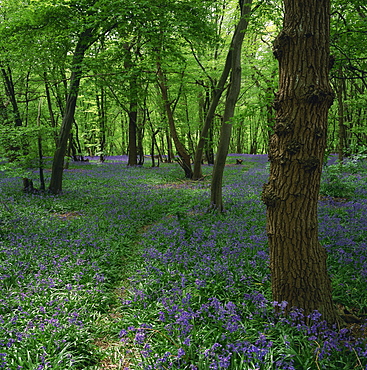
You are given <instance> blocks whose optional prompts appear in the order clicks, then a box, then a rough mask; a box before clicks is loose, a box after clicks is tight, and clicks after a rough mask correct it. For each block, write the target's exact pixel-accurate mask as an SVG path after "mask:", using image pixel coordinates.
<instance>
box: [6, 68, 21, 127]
mask: <svg viewBox="0 0 367 370" xmlns="http://www.w3.org/2000/svg"><path fill="white" fill-rule="evenodd" d="M1 73H2V75H3V80H4V85H5V92H6V95H7V96H8V97H9V100H10V103H11V106H12V108H13V115H14V125H15V126H22V119H21V117H20V112H19V107H18V102H17V99H16V96H15V88H14V83H13V77H12V72H11V69H10V67H7V68H5V67H2V68H1Z"/></svg>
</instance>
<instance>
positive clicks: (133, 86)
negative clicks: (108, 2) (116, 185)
mask: <svg viewBox="0 0 367 370" xmlns="http://www.w3.org/2000/svg"><path fill="white" fill-rule="evenodd" d="M131 47H132V46H131V45H129V44H127V43H126V44H125V45H124V49H125V62H124V66H125V69H126V70H127V71H128V72H129V73H130V76H129V113H128V114H129V158H128V162H127V165H128V166H136V165H137V164H138V147H137V145H136V142H137V121H138V99H137V93H138V92H137V83H138V82H137V75H136V73H135V72H134V70H133V62H132V55H131V54H132V53H131Z"/></svg>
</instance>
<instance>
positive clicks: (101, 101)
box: [96, 86, 107, 162]
mask: <svg viewBox="0 0 367 370" xmlns="http://www.w3.org/2000/svg"><path fill="white" fill-rule="evenodd" d="M100 92H101V94H100V95H99V94H98V91H97V93H96V103H97V109H98V119H99V129H100V134H99V152H100V154H99V160H100V162H104V161H105V149H106V148H105V146H106V114H107V112H106V109H107V107H106V96H105V90H104V87H103V86H101V91H100Z"/></svg>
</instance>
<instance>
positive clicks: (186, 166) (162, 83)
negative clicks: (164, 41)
mask: <svg viewBox="0 0 367 370" xmlns="http://www.w3.org/2000/svg"><path fill="white" fill-rule="evenodd" d="M157 69H158V79H159V88H160V90H161V93H162V99H163V104H164V108H165V111H166V114H167V119H168V126H169V129H170V134H171V137H172V139H173V143H174V144H175V148H176V150H177V153H178V156H179V160H180V162H179V163H180V166H181V167H182V169H183V170H184V172H185V177H186V178H189V179H191V178H192V169H191V159H190V156H189V154H188V153H187V151H186V148H185V147H184V145H183V144H182V143H181V141H180V139H179V137H178V133H177V129H176V125H175V121H174V118H173V111H172V108H171V103H170V102H169V98H168V87H167V81H166V77H165V75H164V73H163V71H162V67H161V65H160V63H159V62H157Z"/></svg>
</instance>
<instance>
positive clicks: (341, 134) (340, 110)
mask: <svg viewBox="0 0 367 370" xmlns="http://www.w3.org/2000/svg"><path fill="white" fill-rule="evenodd" d="M344 85H345V82H344V79H343V70H342V67H341V66H340V67H339V81H338V84H337V89H336V94H337V99H338V126H339V133H338V134H339V135H338V136H339V144H338V160H339V162H340V163H342V162H343V159H344V143H345V141H346V140H345V125H344V99H343V91H345V86H344Z"/></svg>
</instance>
